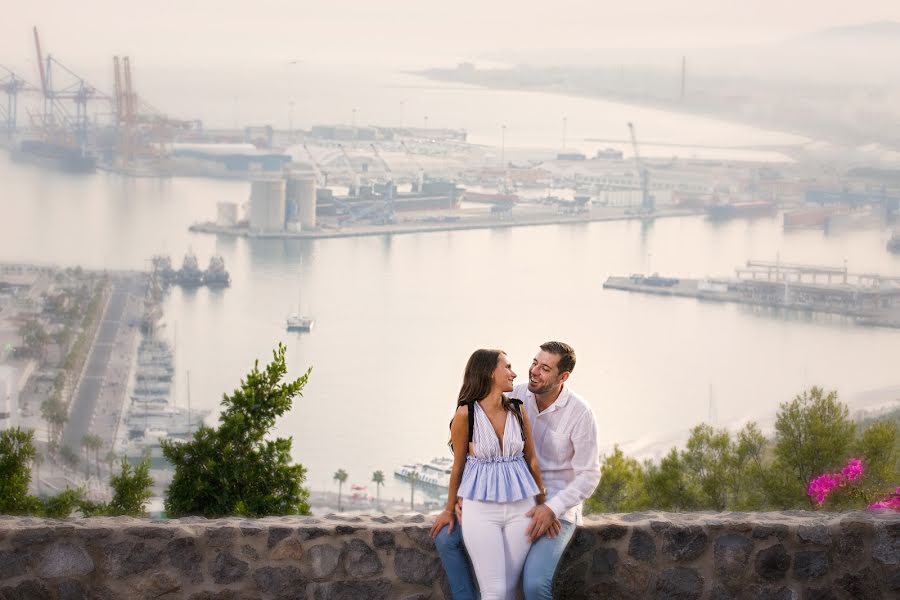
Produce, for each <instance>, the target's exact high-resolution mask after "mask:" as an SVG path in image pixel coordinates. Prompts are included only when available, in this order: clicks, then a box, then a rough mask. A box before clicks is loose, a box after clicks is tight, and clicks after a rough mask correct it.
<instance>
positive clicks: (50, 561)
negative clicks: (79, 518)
mask: <svg viewBox="0 0 900 600" xmlns="http://www.w3.org/2000/svg"><path fill="white" fill-rule="evenodd" d="M93 570H94V561H93V559H91V557H90V556H89V555H88V553H87V552H85V550H84V548H82V547H81V546H77V545H75V544H73V543H71V542H58V543H56V544H53V545H52V546H50V547H49V548H48V549H47V552H46V553H45V554H44V559H43V560H42V561H41V564H40V567H38V574H39V575H40V576H41V577H80V576H81V575H87V574H88V573H91V572H92V571H93Z"/></svg>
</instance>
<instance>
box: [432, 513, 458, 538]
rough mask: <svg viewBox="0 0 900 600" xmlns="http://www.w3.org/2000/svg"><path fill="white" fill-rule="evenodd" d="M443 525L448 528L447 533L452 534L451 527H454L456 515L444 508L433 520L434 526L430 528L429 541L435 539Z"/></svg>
mask: <svg viewBox="0 0 900 600" xmlns="http://www.w3.org/2000/svg"><path fill="white" fill-rule="evenodd" d="M445 525H447V526H448V529H447V533H453V526H454V525H456V515H455V514H453V511H452V510H447V509H446V508H445V509H444V510H442V511H441V514H439V515H438V516H437V518H436V519H435V520H434V525H432V526H431V539H434V538H436V537H437V534H438V533H440V532H441V529H443V528H444V526H445Z"/></svg>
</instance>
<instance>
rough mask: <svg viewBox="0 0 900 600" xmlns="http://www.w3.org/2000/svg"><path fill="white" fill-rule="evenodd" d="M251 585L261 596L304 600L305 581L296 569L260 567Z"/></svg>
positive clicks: (255, 572)
mask: <svg viewBox="0 0 900 600" xmlns="http://www.w3.org/2000/svg"><path fill="white" fill-rule="evenodd" d="M253 583H254V584H255V585H256V589H257V590H259V591H260V592H262V593H263V594H267V595H271V597H273V598H278V599H283V600H306V579H305V578H304V577H303V574H302V573H301V571H300V569H298V568H297V567H262V568H260V569H257V570H256V571H254V572H253Z"/></svg>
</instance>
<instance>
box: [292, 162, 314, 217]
mask: <svg viewBox="0 0 900 600" xmlns="http://www.w3.org/2000/svg"><path fill="white" fill-rule="evenodd" d="M287 213H288V220H289V221H295V222H297V223H299V224H300V228H301V229H314V228H315V226H316V178H315V175H313V174H312V173H296V172H295V173H291V174H290V176H289V178H288V182H287Z"/></svg>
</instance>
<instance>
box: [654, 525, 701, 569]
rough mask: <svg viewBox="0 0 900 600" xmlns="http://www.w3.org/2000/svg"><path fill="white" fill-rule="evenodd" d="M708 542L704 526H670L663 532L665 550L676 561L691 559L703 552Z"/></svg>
mask: <svg viewBox="0 0 900 600" xmlns="http://www.w3.org/2000/svg"><path fill="white" fill-rule="evenodd" d="M708 542H709V536H707V535H706V532H705V531H704V530H703V528H702V527H699V526H696V525H693V526H690V527H669V528H668V529H666V530H665V533H663V552H664V553H665V554H666V555H667V556H668V557H669V558H671V559H672V560H674V561H676V562H686V561H691V560H694V559H696V558H699V557H700V556H701V555H702V554H703V552H704V551H705V550H706V546H707V544H708Z"/></svg>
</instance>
